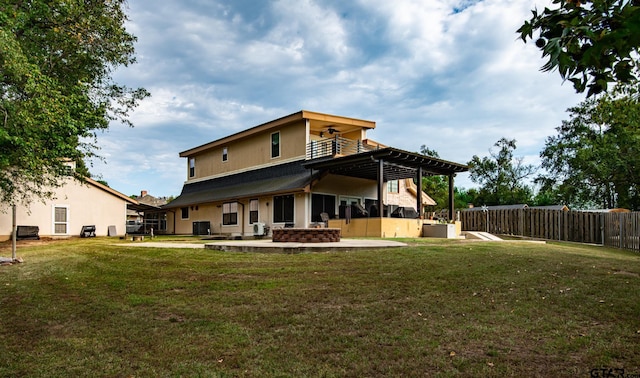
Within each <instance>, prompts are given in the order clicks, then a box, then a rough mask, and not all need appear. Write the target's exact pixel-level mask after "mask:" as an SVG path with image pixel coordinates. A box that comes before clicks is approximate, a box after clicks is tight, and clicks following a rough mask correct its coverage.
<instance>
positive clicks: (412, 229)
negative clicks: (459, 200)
mask: <svg viewBox="0 0 640 378" xmlns="http://www.w3.org/2000/svg"><path fill="white" fill-rule="evenodd" d="M303 165H304V166H305V168H307V169H310V170H312V171H316V172H317V173H318V174H319V175H323V174H327V173H329V174H334V175H341V176H347V177H355V178H360V179H365V180H373V181H375V182H376V187H377V199H376V200H375V205H376V207H377V209H380V210H381V211H377V213H376V214H375V216H371V215H370V216H367V217H361V218H350V217H340V218H341V219H330V220H329V221H328V224H327V225H328V227H330V228H340V229H341V230H342V236H343V237H420V236H422V235H423V227H424V225H431V224H437V222H436V221H433V220H428V219H424V218H425V217H424V212H423V206H422V203H423V199H422V190H416V205H415V210H416V211H417V217H413V218H394V217H389V215H390V214H389V213H388V212H386V211H384V209H385V204H384V203H383V198H384V193H385V192H384V190H385V183H386V182H388V181H391V180H401V179H408V178H409V179H414V180H415V182H416V183H417V185H418V188H419V189H421V183H422V178H423V177H425V176H433V175H443V176H447V177H448V185H449V187H448V193H449V196H448V212H447V220H448V221H449V223H451V222H452V221H453V220H454V219H455V206H454V178H455V175H456V174H457V173H461V172H466V171H468V169H469V168H468V167H467V166H466V165H463V164H458V163H454V162H450V161H446V160H442V159H438V158H434V157H430V156H425V155H421V154H418V153H413V152H408V151H403V150H400V149H396V148H391V147H386V148H380V149H375V150H371V151H366V152H360V153H356V154H353V155H347V156H338V157H335V156H332V157H320V158H316V159H311V160H307V161H306V162H305V163H304V164H303ZM316 172H314V173H316ZM455 228H456V235H459V234H460V232H461V230H460V225H457V226H455Z"/></svg>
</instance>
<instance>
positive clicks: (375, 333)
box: [0, 238, 640, 377]
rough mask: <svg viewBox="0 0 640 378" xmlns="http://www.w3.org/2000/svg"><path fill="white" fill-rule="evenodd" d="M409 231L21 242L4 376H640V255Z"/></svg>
mask: <svg viewBox="0 0 640 378" xmlns="http://www.w3.org/2000/svg"><path fill="white" fill-rule="evenodd" d="M409 242H410V243H411V246H409V247H406V248H400V249H389V250H362V251H352V252H332V253H305V254H296V255H288V254H262V253H228V252H215V251H209V250H193V249H189V250H185V249H155V248H127V247H123V246H121V245H117V244H118V243H122V242H121V241H118V240H114V239H107V238H96V239H88V240H87V239H75V240H71V241H58V242H53V243H48V244H44V245H33V246H25V247H21V248H20V249H18V255H19V256H21V257H23V258H24V260H25V263H23V264H19V265H14V266H5V267H0V288H1V291H0V319H1V323H0V324H1V325H2V326H1V327H0V376H2V377H4V376H12V377H13V376H25V377H27V376H28V377H55V376H58V377H70V376H107V377H130V376H136V377H149V376H153V377H157V376H171V377H177V376H185V377H192V376H202V377H237V376H241V377H242V376H246V377H264V376H278V377H304V376H310V377H317V376H323V377H344V376H352V377H374V376H483V375H484V376H502V375H508V376H515V375H517V376H523V377H524V376H583V377H588V376H591V374H592V372H591V371H592V369H596V368H597V369H603V368H605V369H624V372H625V373H626V374H627V375H629V374H640V255H638V254H634V253H629V252H624V251H619V250H612V249H604V248H600V247H588V246H580V245H575V244H534V243H522V242H505V243H482V242H464V241H433V240H426V239H422V240H409ZM113 243H116V244H115V245H114V244H113ZM0 255H1V256H10V250H9V249H7V248H6V246H5V248H4V249H0ZM614 371H615V370H614ZM595 372H596V373H598V374H600V376H602V374H603V372H602V371H601V370H599V371H595ZM619 372H620V371H619V370H618V371H617V373H619Z"/></svg>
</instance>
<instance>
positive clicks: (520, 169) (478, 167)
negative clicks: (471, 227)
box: [467, 138, 536, 205]
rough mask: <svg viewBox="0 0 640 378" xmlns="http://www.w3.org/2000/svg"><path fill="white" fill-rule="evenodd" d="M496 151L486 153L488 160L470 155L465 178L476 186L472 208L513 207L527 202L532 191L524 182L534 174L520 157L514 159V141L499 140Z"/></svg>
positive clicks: (532, 167)
mask: <svg viewBox="0 0 640 378" xmlns="http://www.w3.org/2000/svg"><path fill="white" fill-rule="evenodd" d="M494 146H495V147H498V151H494V150H490V151H489V156H485V157H482V158H480V157H479V156H477V155H474V156H473V158H472V159H471V161H469V162H468V163H467V165H468V166H469V178H470V179H471V181H472V182H474V183H476V184H479V185H480V189H479V190H478V194H477V197H476V202H477V203H476V204H475V205H513V204H517V203H529V202H531V197H532V190H531V188H530V187H529V186H528V185H527V184H526V183H525V180H526V179H527V178H528V177H530V176H531V175H533V174H534V173H535V171H536V168H535V166H533V165H531V164H525V163H524V162H523V158H522V157H515V156H514V151H515V149H516V140H515V139H506V138H501V139H500V140H499V141H497V142H496V143H495V144H494Z"/></svg>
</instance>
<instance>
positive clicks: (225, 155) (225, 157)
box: [222, 147, 229, 161]
mask: <svg viewBox="0 0 640 378" xmlns="http://www.w3.org/2000/svg"><path fill="white" fill-rule="evenodd" d="M227 160H229V149H228V148H227V147H223V148H222V161H227Z"/></svg>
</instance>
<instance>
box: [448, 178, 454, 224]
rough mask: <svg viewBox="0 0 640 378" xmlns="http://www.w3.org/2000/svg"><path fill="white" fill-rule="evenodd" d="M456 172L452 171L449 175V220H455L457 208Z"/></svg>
mask: <svg viewBox="0 0 640 378" xmlns="http://www.w3.org/2000/svg"><path fill="white" fill-rule="evenodd" d="M454 176H455V174H453V173H451V174H450V175H449V220H450V221H452V220H454V214H453V212H454V210H455V193H454V192H453V177H454Z"/></svg>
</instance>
